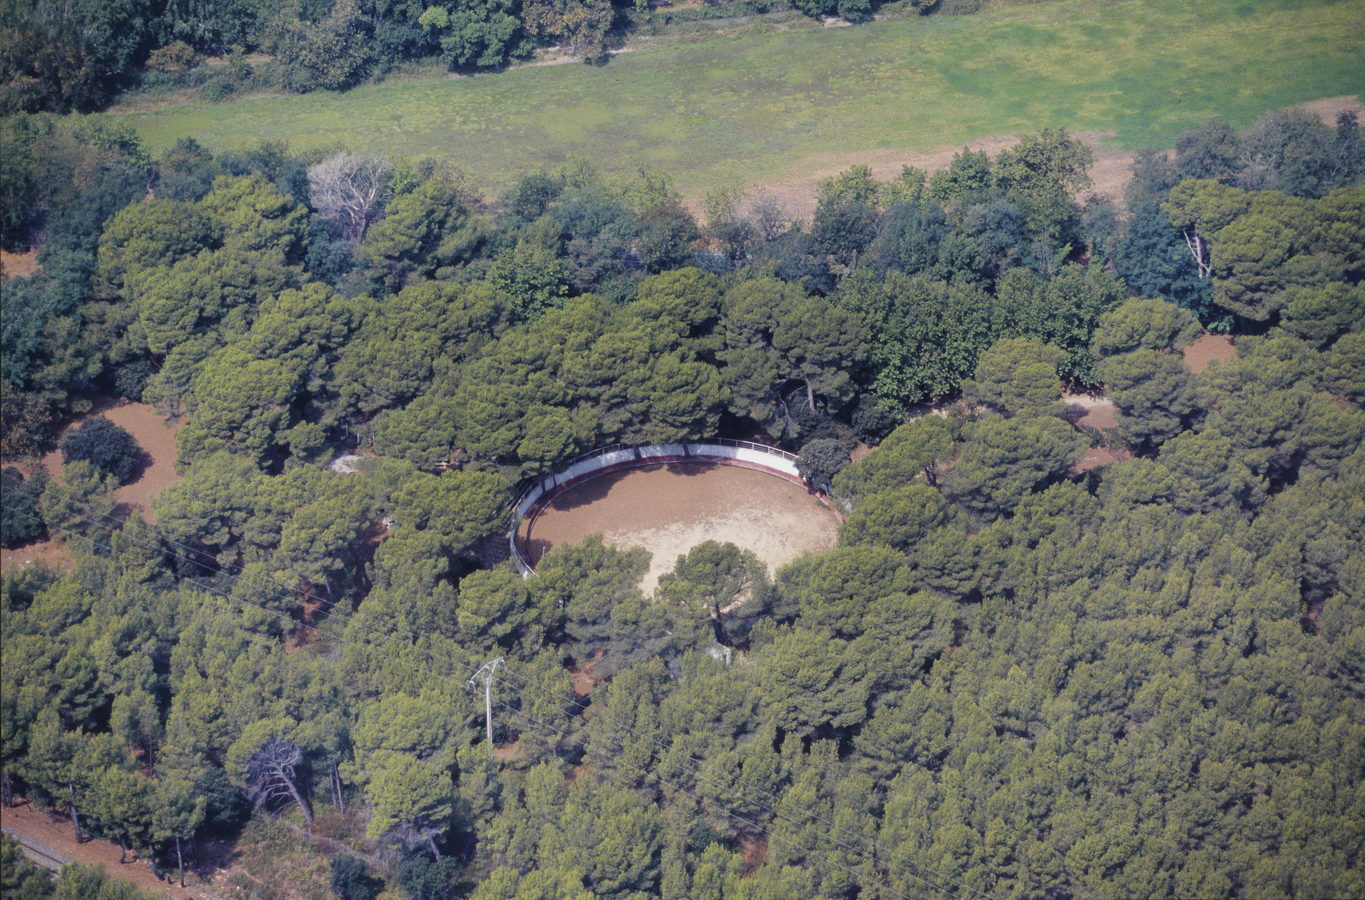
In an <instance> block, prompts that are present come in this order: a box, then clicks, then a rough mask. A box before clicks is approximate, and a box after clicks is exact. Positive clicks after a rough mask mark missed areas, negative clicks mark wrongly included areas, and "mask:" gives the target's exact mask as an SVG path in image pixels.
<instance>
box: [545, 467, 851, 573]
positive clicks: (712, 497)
mask: <svg viewBox="0 0 1365 900" xmlns="http://www.w3.org/2000/svg"><path fill="white" fill-rule="evenodd" d="M838 527H839V520H838V519H837V518H836V517H835V515H834V513H833V512H831V511H830V510H829V509H827V508H826V507H825V506H824V505H822V504H821V503H820V501H819V500H817V499H816V498H815V497H813V496H811V495H810V494H808V493H807V492H806V491H805V490H803V489H802V488H800V487H798V486H797V485H795V484H792V483H791V482H789V481H785V480H783V479H781V478H777V477H775V476H773V475H767V474H765V473H763V472H757V471H754V470H752V469H741V468H738V467H735V466H725V465H715V464H707V463H683V464H670V465H667V466H659V467H657V468H650V469H629V470H627V471H624V472H614V473H611V474H608V475H604V476H602V477H600V478H594V479H593V480H591V481H588V482H585V483H583V484H580V485H577V486H575V487H574V488H572V489H570V490H569V491H566V492H565V493H563V494H561V495H560V496H559V497H557V498H555V499H554V500H553V501H552V502H551V503H550V505H549V507H548V508H547V509H546V510H545V511H544V512H542V513H541V514H540V516H539V517H537V518H535V520H534V521H533V522H529V523H523V524H522V530H521V532H520V535H519V537H520V538H521V539H523V540H524V541H526V542H528V543H529V546H530V548H531V554H530V556H531V559H533V560H538V559H540V557H541V556H544V555H545V553H546V551H548V550H549V549H550V548H551V547H553V546H555V545H557V544H563V543H577V542H578V541H581V540H582V539H583V538H584V537H586V536H588V535H589V534H593V533H595V532H601V533H602V536H603V538H604V539H605V540H606V541H607V543H609V544H611V545H613V546H616V547H623V548H624V547H644V548H646V549H647V550H649V551H650V553H652V554H653V560H652V562H651V564H650V568H649V572H648V573H647V574H646V575H645V577H644V580H643V581H642V582H641V587H642V588H643V589H644V591H645V592H646V593H653V591H654V588H655V587H656V586H657V585H658V583H659V576H660V575H663V574H664V573H666V572H670V571H672V569H673V566H674V564H676V562H677V560H678V557H679V556H682V555H684V554H686V553H687V551H688V550H690V549H692V548H693V547H695V546H696V545H697V544H700V543H702V542H703V541H708V540H714V541H730V542H731V543H733V544H735V545H736V546H738V547H741V548H743V549H746V550H752V551H754V553H756V554H757V555H758V558H759V559H761V560H763V562H764V563H766V564H767V566H768V571H769V572H770V573H771V572H772V571H774V570H776V569H777V568H778V567H779V566H782V565H784V564H786V563H788V562H790V561H792V560H793V559H795V558H796V557H797V556H800V555H801V554H802V553H804V552H806V551H807V550H809V551H813V552H819V551H822V550H828V549H829V548H831V547H833V546H834V539H835V535H836V531H837V530H838ZM528 528H529V533H528Z"/></svg>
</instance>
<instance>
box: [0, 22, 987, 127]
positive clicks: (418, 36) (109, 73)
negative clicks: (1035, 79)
mask: <svg viewBox="0 0 1365 900" xmlns="http://www.w3.org/2000/svg"><path fill="white" fill-rule="evenodd" d="M669 5H670V4H663V6H664V7H665V8H664V9H661V10H658V11H655V10H654V9H653V8H652V6H651V4H650V3H649V2H647V0H289V2H286V3H278V2H268V0H216V2H213V0H210V2H202V0H201V2H192V0H65V2H61V3H42V2H38V0H4V2H3V3H0V115H9V114H13V113H17V112H41V111H63V110H70V109H76V110H93V109H98V108H100V107H102V106H104V105H105V104H106V103H108V102H109V100H110V99H111V98H113V97H114V96H115V95H116V94H118V93H119V92H120V91H124V90H129V89H143V90H159V89H164V88H167V87H203V88H204V89H205V90H206V91H207V92H208V94H209V96H211V97H215V98H219V99H221V98H222V97H225V96H227V95H228V94H231V93H233V92H234V91H237V90H241V89H244V88H247V87H251V88H261V87H266V86H271V87H281V88H284V89H285V90H289V91H296V92H307V91H314V90H341V89H344V88H347V87H351V86H353V85H355V84H358V83H360V82H362V81H364V80H365V79H367V78H370V77H373V76H376V75H382V74H384V73H385V72H388V71H391V70H392V69H394V68H395V67H397V66H401V65H403V64H406V63H409V62H416V61H422V62H424V61H436V60H439V62H440V63H441V64H443V65H445V66H447V67H448V68H449V69H451V70H459V71H489V70H497V69H500V68H504V67H506V66H507V65H509V64H510V63H513V62H517V61H524V60H526V59H529V58H530V57H531V55H532V53H533V52H534V51H535V50H537V49H540V48H547V47H555V48H559V49H561V50H563V51H565V52H567V53H569V54H571V55H573V56H576V57H580V58H582V59H584V60H586V61H588V62H595V63H600V62H602V61H604V60H605V59H606V58H607V56H608V54H609V52H610V50H611V48H613V47H615V46H619V45H620V43H621V40H622V36H623V35H624V34H626V33H629V32H631V31H638V30H640V29H643V28H646V27H658V26H659V25H662V24H668V23H671V22H675V21H689V20H705V19H710V18H725V17H735V16H753V15H762V14H765V13H774V12H781V11H788V10H790V11H791V15H793V16H798V17H799V16H800V15H802V14H804V15H806V16H812V17H819V16H824V15H839V16H842V17H844V18H846V19H848V20H851V21H861V20H864V19H867V18H869V17H870V16H871V14H872V11H873V7H874V6H877V7H880V6H881V5H882V4H881V3H876V4H874V3H873V2H872V0H706V2H704V3H701V4H696V5H688V6H687V7H686V8H684V9H678V10H672V9H668V8H667V7H668V6H669ZM897 5H898V6H899V7H903V8H904V10H905V11H906V12H908V13H911V14H913V13H923V14H930V13H939V12H944V11H946V12H948V13H949V14H962V13H972V12H976V11H977V10H978V9H979V8H980V6H981V0H899V3H898V4H897ZM256 54H267V55H268V56H269V57H270V59H269V60H262V59H260V58H256V59H255V61H254V62H249V61H248V58H247V57H248V55H252V56H255V55H256ZM210 58H214V59H219V60H221V61H222V62H224V63H225V65H219V66H209V65H205V63H206V61H207V60H208V59H210ZM262 62H265V63H266V64H265V65H262Z"/></svg>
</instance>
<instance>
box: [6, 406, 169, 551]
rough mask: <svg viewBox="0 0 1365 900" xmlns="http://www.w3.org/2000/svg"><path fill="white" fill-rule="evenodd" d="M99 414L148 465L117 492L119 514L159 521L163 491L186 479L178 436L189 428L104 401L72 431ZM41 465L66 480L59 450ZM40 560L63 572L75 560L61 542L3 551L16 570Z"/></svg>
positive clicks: (153, 412)
mask: <svg viewBox="0 0 1365 900" xmlns="http://www.w3.org/2000/svg"><path fill="white" fill-rule="evenodd" d="M98 415H102V416H105V417H106V418H108V419H109V421H111V422H113V423H114V424H115V425H117V426H119V427H120V428H123V429H125V430H127V431H128V432H129V433H130V434H132V435H133V437H134V438H136V439H137V442H138V445H139V446H140V447H142V450H143V452H144V453H146V458H145V463H146V464H145V465H144V466H143V468H142V470H141V473H140V474H139V475H138V476H137V477H136V478H135V479H134V480H133V481H131V482H129V483H128V484H125V485H124V486H123V487H121V488H119V489H118V490H117V491H115V492H114V499H115V501H117V503H118V506H117V507H116V509H115V511H116V512H117V513H118V514H119V515H121V516H127V515H128V514H130V513H131V512H132V511H133V509H134V508H136V509H139V510H141V511H142V516H143V518H144V519H146V520H147V521H148V522H152V521H155V518H156V516H155V514H154V513H153V512H152V505H151V498H152V497H153V496H154V495H155V494H157V493H159V492H160V491H161V490H162V489H163V488H165V487H167V486H169V485H172V484H175V483H176V482H177V481H179V480H180V476H179V475H177V474H176V472H175V453H176V450H175V434H176V432H177V431H179V430H180V426H181V425H183V424H184V422H183V420H182V421H181V422H178V423H176V424H175V425H167V424H166V420H165V417H164V416H162V415H161V414H160V413H158V412H157V411H156V410H155V409H153V408H152V407H150V406H148V405H147V404H145V403H130V402H128V401H127V400H117V401H116V400H112V399H109V398H102V399H100V400H97V401H96V403H95V405H94V407H93V408H92V409H91V411H90V412H89V413H88V414H87V415H85V416H82V417H81V418H78V419H74V420H72V422H70V423H69V424H68V425H67V426H66V427H67V428H70V427H72V426H74V425H76V424H78V423H79V422H81V421H83V420H84V419H87V418H89V417H90V416H98ZM63 430H65V429H63ZM41 464H42V466H43V467H44V468H46V469H47V471H48V473H49V474H50V475H52V477H53V478H57V479H60V478H61V474H62V454H61V452H60V451H58V450H54V451H53V452H51V453H49V454H48V455H47V456H44V457H43V459H42V462H41ZM21 468H23V469H24V472H25V474H28V473H30V472H32V471H33V468H34V466H32V465H30V466H26V467H21ZM36 560H42V561H44V562H46V563H47V564H48V565H50V566H53V567H61V566H66V565H68V564H69V563H70V561H71V556H70V554H69V553H68V552H67V550H66V547H65V545H64V544H63V543H62V541H61V540H50V541H42V542H40V543H34V544H26V545H25V546H23V547H19V548H17V549H14V550H10V549H8V548H5V549H3V550H0V566H3V567H4V568H6V569H8V568H9V567H10V566H18V567H20V568H23V567H24V566H27V565H29V564H31V563H33V562H34V561H36Z"/></svg>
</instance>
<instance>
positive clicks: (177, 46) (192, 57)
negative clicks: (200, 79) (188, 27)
mask: <svg viewBox="0 0 1365 900" xmlns="http://www.w3.org/2000/svg"><path fill="white" fill-rule="evenodd" d="M197 65H199V54H197V53H195V52H194V48H193V47H191V46H190V45H189V44H187V43H185V42H184V41H176V42H175V43H174V44H167V45H166V46H165V47H160V48H158V49H156V50H153V51H152V54H151V55H150V56H148V57H147V68H148V69H150V70H151V71H153V72H184V71H186V70H188V69H193V68H194V67H195V66H197Z"/></svg>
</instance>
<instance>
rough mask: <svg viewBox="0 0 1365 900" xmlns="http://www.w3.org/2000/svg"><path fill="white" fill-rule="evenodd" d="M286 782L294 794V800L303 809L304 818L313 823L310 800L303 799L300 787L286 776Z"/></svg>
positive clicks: (310, 823)
mask: <svg viewBox="0 0 1365 900" xmlns="http://www.w3.org/2000/svg"><path fill="white" fill-rule="evenodd" d="M284 783H285V784H287V785H289V793H290V794H291V795H292V796H293V798H294V802H295V803H297V804H298V805H299V809H301V810H303V820H304V821H305V822H307V823H308V824H309V825H312V824H313V811H312V810H311V809H309V808H308V801H306V800H304V799H303V795H302V794H300V793H299V789H298V788H296V787H294V782H293V781H290V780H289V779H288V778H286V779H284Z"/></svg>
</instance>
